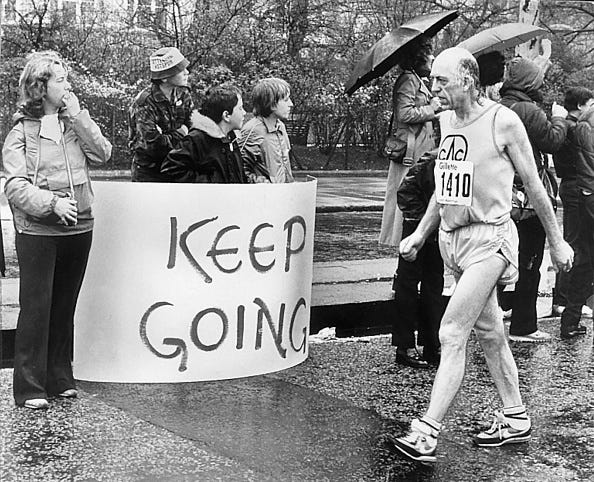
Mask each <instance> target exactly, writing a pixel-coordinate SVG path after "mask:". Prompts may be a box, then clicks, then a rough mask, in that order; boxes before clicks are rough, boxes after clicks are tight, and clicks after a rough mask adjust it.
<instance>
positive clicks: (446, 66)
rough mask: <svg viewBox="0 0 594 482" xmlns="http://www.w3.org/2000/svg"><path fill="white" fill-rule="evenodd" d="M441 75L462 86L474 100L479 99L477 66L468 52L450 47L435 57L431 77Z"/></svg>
mask: <svg viewBox="0 0 594 482" xmlns="http://www.w3.org/2000/svg"><path fill="white" fill-rule="evenodd" d="M442 75H443V76H446V77H449V78H450V80H451V81H453V82H455V83H457V84H459V85H461V86H463V87H464V90H468V92H469V93H470V94H471V96H472V97H473V98H474V99H477V98H478V97H480V91H481V90H480V81H479V66H478V63H477V61H476V59H475V58H474V56H473V55H472V54H471V53H470V52H469V51H468V50H466V49H463V48H460V47H452V48H449V49H445V50H444V51H442V52H441V53H440V54H439V55H438V56H437V57H435V60H434V61H433V66H432V67H431V77H439V76H442Z"/></svg>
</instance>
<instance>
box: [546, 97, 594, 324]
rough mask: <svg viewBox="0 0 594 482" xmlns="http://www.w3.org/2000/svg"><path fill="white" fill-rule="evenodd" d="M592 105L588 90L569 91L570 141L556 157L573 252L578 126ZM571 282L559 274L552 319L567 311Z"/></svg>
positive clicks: (587, 310)
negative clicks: (580, 119) (579, 120)
mask: <svg viewBox="0 0 594 482" xmlns="http://www.w3.org/2000/svg"><path fill="white" fill-rule="evenodd" d="M592 106H594V92H592V91H591V90H589V89H586V88H585V87H570V88H569V89H567V91H566V92H565V100H564V101H563V107H565V108H566V109H567V110H568V111H569V114H567V118H566V119H565V121H566V122H567V138H566V139H565V143H564V144H563V147H561V149H559V151H558V152H556V153H555V154H553V162H554V163H555V173H556V174H557V177H559V178H561V183H560V184H559V197H560V198H561V203H562V205H563V238H564V239H565V240H566V241H567V242H568V243H569V244H570V246H571V247H572V248H573V249H574V251H577V246H576V241H577V238H578V233H579V230H580V225H581V218H580V215H579V210H578V205H579V196H580V192H579V189H578V187H577V184H578V180H577V169H576V162H577V157H578V149H579V148H578V145H577V143H576V136H575V127H576V123H577V120H578V117H579V116H580V114H581V113H582V112H585V111H586V110H588V109H589V108H590V107H592ZM569 279H570V273H565V272H559V273H557V276H556V278H555V287H554V288H553V307H552V314H553V316H559V315H561V313H563V310H564V309H565V305H566V304H567V294H568V292H569V291H570V290H571V285H570V284H569ZM582 312H583V314H585V315H589V316H592V310H591V309H590V308H589V307H588V306H587V305H584V307H583V308H582Z"/></svg>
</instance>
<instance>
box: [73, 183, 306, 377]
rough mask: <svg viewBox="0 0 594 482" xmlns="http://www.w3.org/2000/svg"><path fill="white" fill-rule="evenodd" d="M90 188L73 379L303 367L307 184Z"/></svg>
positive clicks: (241, 372) (207, 374)
mask: <svg viewBox="0 0 594 482" xmlns="http://www.w3.org/2000/svg"><path fill="white" fill-rule="evenodd" d="M93 187H94V191H95V204H94V205H93V210H94V213H95V229H94V233H93V246H92V248H91V255H90V259H89V265H88V268H87V273H86V275H85V280H84V283H83V287H82V291H81V294H80V297H79V302H78V306H77V310H76V316H75V334H74V375H75V377H76V378H77V379H80V380H90V381H100V382H132V383H142V382H186V381H200V380H220V379H226V378H238V377H245V376H250V375H259V374H263V373H270V372H274V371H278V370H282V369H285V368H288V367H291V366H294V365H297V364H298V363H301V362H302V361H304V360H305V359H306V358H307V354H308V346H307V336H308V330H309V315H310V299H311V282H312V262H313V233H314V219H315V196H316V181H315V180H313V181H309V182H298V183H293V184H257V185H237V184H234V185H219V184H156V183H129V182H95V183H94V184H93Z"/></svg>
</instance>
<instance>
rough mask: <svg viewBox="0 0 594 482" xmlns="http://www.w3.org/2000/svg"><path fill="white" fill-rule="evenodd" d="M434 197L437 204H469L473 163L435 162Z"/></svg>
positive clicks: (470, 202)
mask: <svg viewBox="0 0 594 482" xmlns="http://www.w3.org/2000/svg"><path fill="white" fill-rule="evenodd" d="M434 173H435V199H436V201H437V202H438V203H439V204H452V205H455V206H470V205H471V204H472V184H473V176H474V164H473V163H472V162H470V161H443V160H442V161H440V160H439V159H438V160H437V161H436V162H435V169H434Z"/></svg>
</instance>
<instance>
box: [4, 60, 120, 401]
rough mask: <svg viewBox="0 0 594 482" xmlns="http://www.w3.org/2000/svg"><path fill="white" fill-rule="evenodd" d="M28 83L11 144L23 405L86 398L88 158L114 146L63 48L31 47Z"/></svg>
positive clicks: (16, 385) (97, 158) (9, 193)
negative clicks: (79, 346)
mask: <svg viewBox="0 0 594 482" xmlns="http://www.w3.org/2000/svg"><path fill="white" fill-rule="evenodd" d="M19 86H20V89H21V102H20V105H19V106H18V110H17V113H16V114H15V116H14V126H13V128H12V130H11V131H10V132H9V133H8V136H7V137H6V140H5V142H4V147H3V149H2V159H3V163H4V171H5V173H6V185H5V188H4V190H5V193H6V197H7V198H8V201H9V204H10V207H11V210H12V213H13V219H14V225H15V231H16V251H17V257H18V263H19V271H20V291H19V302H20V307H21V309H20V313H19V318H18V323H17V329H16V337H15V356H14V375H13V392H14V399H15V402H16V404H17V405H18V406H24V407H27V408H31V409H43V408H48V406H49V404H48V400H47V399H48V398H49V397H54V396H57V397H62V398H74V397H76V396H77V391H76V387H75V382H74V377H73V374H72V363H71V359H72V335H73V324H74V310H75V307H76V301H77V298H78V294H79V291H80V287H81V285H82V280H83V276H84V272H85V269H86V265H87V259H88V255H89V250H90V247H91V239H92V230H93V213H92V210H91V204H92V201H93V191H92V189H91V180H90V178H89V174H88V164H89V163H104V162H106V161H107V160H108V159H109V158H110V156H111V144H110V143H109V141H108V140H107V139H106V138H105V137H103V135H102V134H101V131H100V129H99V127H98V126H97V124H95V122H93V120H91V117H90V115H89V112H88V111H87V110H86V109H81V108H80V104H79V101H78V98H77V96H76V95H75V94H74V93H73V92H72V89H71V85H70V82H69V81H68V67H67V65H66V63H65V62H64V60H62V59H61V58H60V57H59V55H58V54H56V53H55V52H49V51H48V52H39V53H34V54H32V55H31V56H30V57H29V58H28V61H27V64H26V65H25V67H24V69H23V72H22V74H21V77H20V80H19Z"/></svg>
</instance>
